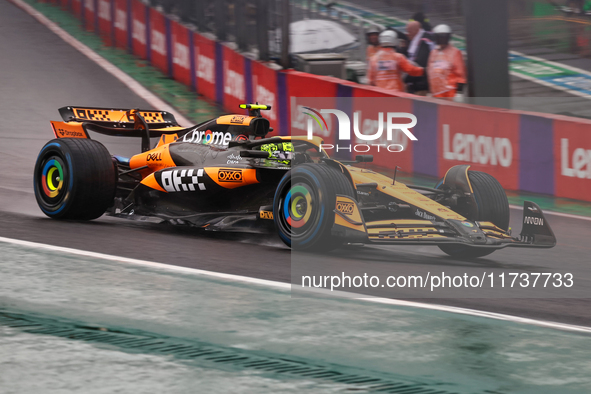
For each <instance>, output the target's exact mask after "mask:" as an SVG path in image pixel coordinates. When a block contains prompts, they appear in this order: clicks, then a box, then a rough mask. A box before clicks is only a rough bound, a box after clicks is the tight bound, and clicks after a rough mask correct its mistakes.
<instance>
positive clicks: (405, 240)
mask: <svg viewBox="0 0 591 394" xmlns="http://www.w3.org/2000/svg"><path fill="white" fill-rule="evenodd" d="M522 223H523V228H522V230H521V233H520V235H519V236H518V237H514V236H512V235H511V231H505V230H503V229H501V228H499V227H497V226H495V225H494V224H493V223H491V222H471V221H468V220H457V219H444V220H418V219H401V220H380V221H372V222H365V221H364V219H363V215H362V213H361V210H360V209H359V206H358V205H357V202H356V201H355V200H353V199H352V198H350V197H347V196H337V201H336V209H335V223H334V225H333V228H332V233H333V235H335V236H337V237H339V238H341V239H343V240H344V241H346V242H350V243H381V244H396V245H443V244H461V245H467V246H474V247H482V248H494V249H500V248H504V247H507V246H517V247H530V248H552V247H554V246H555V245H556V237H555V236H554V232H553V231H552V229H551V228H550V225H549V223H548V221H547V220H546V218H545V216H544V213H543V212H542V210H541V208H540V207H539V206H538V205H537V204H535V203H533V202H531V201H525V202H524V206H523V220H522Z"/></svg>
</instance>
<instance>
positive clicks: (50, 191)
mask: <svg viewBox="0 0 591 394" xmlns="http://www.w3.org/2000/svg"><path fill="white" fill-rule="evenodd" d="M34 186H35V198H36V199H37V204H38V205H39V208H41V210H42V211H43V213H45V214H46V215H47V216H49V217H50V218H54V219H74V220H92V219H96V218H98V217H100V216H101V215H102V214H103V213H105V211H106V210H107V208H108V207H109V206H110V205H111V204H112V203H113V199H114V197H115V189H116V187H117V170H116V167H115V164H114V162H113V160H112V158H111V155H110V154H109V151H108V150H107V148H105V147H104V146H103V144H101V143H100V142H98V141H93V140H89V139H78V138H60V139H55V140H52V141H49V142H48V143H47V144H45V146H44V147H43V149H41V152H40V153H39V156H38V157H37V163H36V164H35V174H34Z"/></svg>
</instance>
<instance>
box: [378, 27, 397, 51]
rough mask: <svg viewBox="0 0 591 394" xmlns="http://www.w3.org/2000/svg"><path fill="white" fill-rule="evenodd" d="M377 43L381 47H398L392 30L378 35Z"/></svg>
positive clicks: (395, 35)
mask: <svg viewBox="0 0 591 394" xmlns="http://www.w3.org/2000/svg"><path fill="white" fill-rule="evenodd" d="M379 41H380V45H381V46H383V47H395V46H396V45H398V35H397V34H396V32H394V31H392V30H386V31H383V32H381V33H380V37H379Z"/></svg>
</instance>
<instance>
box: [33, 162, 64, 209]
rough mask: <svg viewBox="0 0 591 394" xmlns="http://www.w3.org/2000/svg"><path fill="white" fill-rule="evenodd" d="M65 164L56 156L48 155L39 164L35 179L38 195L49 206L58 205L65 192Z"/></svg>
mask: <svg viewBox="0 0 591 394" xmlns="http://www.w3.org/2000/svg"><path fill="white" fill-rule="evenodd" d="M66 176H67V173H66V166H65V165H64V162H63V160H62V159H61V158H60V157H57V156H49V157H48V158H47V159H45V160H44V161H43V164H42V165H41V166H40V174H39V177H38V181H37V183H38V184H37V186H38V190H39V195H40V196H41V198H42V199H43V201H44V202H45V203H46V204H47V205H49V206H56V205H58V204H59V203H60V202H61V201H62V200H63V198H64V195H65V194H66V193H65V191H66Z"/></svg>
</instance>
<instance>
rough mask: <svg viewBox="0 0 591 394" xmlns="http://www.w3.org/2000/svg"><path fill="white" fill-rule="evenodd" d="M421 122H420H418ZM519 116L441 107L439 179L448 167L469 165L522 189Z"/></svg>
mask: <svg viewBox="0 0 591 394" xmlns="http://www.w3.org/2000/svg"><path fill="white" fill-rule="evenodd" d="M420 121H421V120H420V119H419V122H420ZM519 122H520V115H519V114H518V113H513V112H509V111H507V112H501V111H498V110H494V109H491V110H487V109H476V108H466V107H464V106H461V105H454V104H453V103H450V104H446V103H444V104H441V105H439V111H438V123H439V124H438V131H437V146H438V150H439V153H438V156H439V165H438V167H439V176H440V177H442V176H444V175H445V172H446V171H447V169H448V168H450V167H453V166H455V165H459V164H469V165H470V166H471V170H473V171H483V172H487V173H489V174H490V175H492V176H494V177H495V178H496V179H497V180H498V181H499V182H500V183H501V185H503V187H505V188H507V189H510V190H517V188H518V187H519V165H520V157H519V143H520V141H519V135H520V134H519V132H520V123H519Z"/></svg>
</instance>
